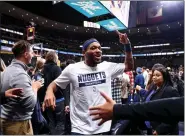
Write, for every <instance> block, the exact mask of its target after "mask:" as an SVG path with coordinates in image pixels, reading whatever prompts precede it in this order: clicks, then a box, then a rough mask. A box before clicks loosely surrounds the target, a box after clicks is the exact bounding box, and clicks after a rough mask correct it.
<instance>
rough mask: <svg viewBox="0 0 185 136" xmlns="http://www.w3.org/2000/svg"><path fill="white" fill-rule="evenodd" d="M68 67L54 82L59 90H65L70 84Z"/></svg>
mask: <svg viewBox="0 0 185 136" xmlns="http://www.w3.org/2000/svg"><path fill="white" fill-rule="evenodd" d="M70 66H71V64H70V65H68V66H67V67H66V68H65V69H64V70H63V71H62V73H61V74H60V76H59V77H58V78H57V79H55V80H54V82H55V83H56V85H57V86H59V87H60V88H61V89H65V88H66V87H67V85H68V84H69V83H70V69H71V68H70Z"/></svg>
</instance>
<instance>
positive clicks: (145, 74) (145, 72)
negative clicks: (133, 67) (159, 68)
mask: <svg viewBox="0 0 185 136" xmlns="http://www.w3.org/2000/svg"><path fill="white" fill-rule="evenodd" d="M143 77H144V80H145V82H144V85H145V86H146V85H147V84H148V80H149V75H148V72H147V71H146V70H145V71H144V72H143Z"/></svg>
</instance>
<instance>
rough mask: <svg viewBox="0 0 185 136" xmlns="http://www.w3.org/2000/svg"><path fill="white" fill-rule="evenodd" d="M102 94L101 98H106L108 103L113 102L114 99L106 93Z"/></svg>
mask: <svg viewBox="0 0 185 136" xmlns="http://www.w3.org/2000/svg"><path fill="white" fill-rule="evenodd" d="M100 94H101V96H103V97H104V98H105V100H106V101H107V102H111V101H112V99H111V98H110V97H109V96H108V95H106V94H105V93H104V92H100Z"/></svg>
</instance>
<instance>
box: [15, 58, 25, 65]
mask: <svg viewBox="0 0 185 136" xmlns="http://www.w3.org/2000/svg"><path fill="white" fill-rule="evenodd" d="M15 59H16V60H18V61H21V62H22V63H24V64H25V65H27V63H26V61H25V60H24V59H23V58H15Z"/></svg>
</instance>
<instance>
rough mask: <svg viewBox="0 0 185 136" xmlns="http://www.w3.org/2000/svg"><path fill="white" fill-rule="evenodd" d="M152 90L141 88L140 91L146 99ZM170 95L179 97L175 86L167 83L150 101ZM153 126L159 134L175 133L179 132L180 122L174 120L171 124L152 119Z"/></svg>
mask: <svg viewBox="0 0 185 136" xmlns="http://www.w3.org/2000/svg"><path fill="white" fill-rule="evenodd" d="M151 92H152V90H150V91H146V90H141V91H140V93H142V95H143V94H144V95H145V98H144V99H145V100H146V98H147V96H148V95H149V94H150V93H151ZM170 97H179V94H178V92H177V90H176V89H175V88H173V87H172V86H170V85H166V86H165V87H164V88H163V89H161V90H159V91H156V92H155V93H154V94H153V95H152V96H151V98H150V101H153V100H158V99H164V98H170ZM159 105H160V104H159ZM168 106H171V105H168ZM169 120H171V118H169ZM151 126H152V128H153V129H154V130H156V131H157V133H158V134H173V135H177V134H178V122H173V123H171V124H165V123H162V122H156V121H151Z"/></svg>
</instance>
